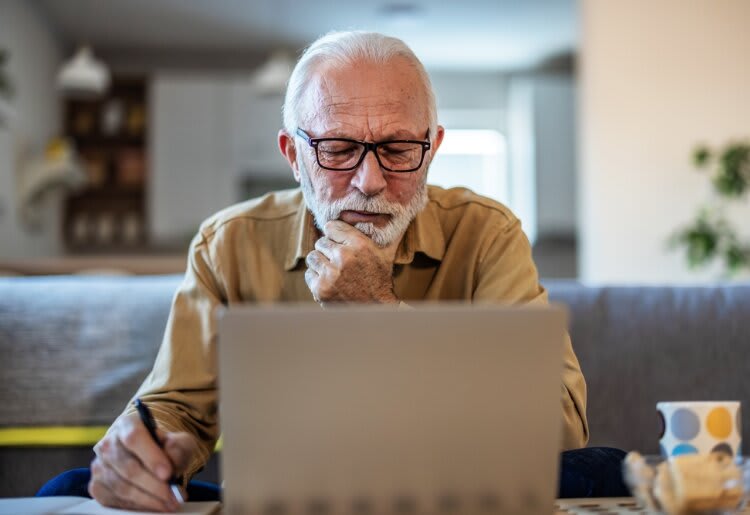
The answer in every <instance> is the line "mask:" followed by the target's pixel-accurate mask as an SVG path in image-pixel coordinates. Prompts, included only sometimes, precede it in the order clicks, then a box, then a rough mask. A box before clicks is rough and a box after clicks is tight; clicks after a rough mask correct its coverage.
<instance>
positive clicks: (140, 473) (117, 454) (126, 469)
mask: <svg viewBox="0 0 750 515" xmlns="http://www.w3.org/2000/svg"><path fill="white" fill-rule="evenodd" d="M102 459H103V461H104V462H105V463H106V464H107V465H109V466H110V467H111V468H112V469H114V471H115V472H116V473H117V475H119V476H120V477H122V478H124V479H125V480H126V481H127V482H128V483H129V484H131V485H133V486H135V487H137V488H139V489H140V490H142V491H143V492H146V493H148V494H150V495H152V496H154V497H157V498H159V499H161V500H162V502H164V503H165V504H169V503H170V502H173V501H175V500H176V499H174V496H173V495H172V491H171V490H170V488H169V485H168V484H167V483H166V481H164V480H162V479H159V478H158V477H156V476H155V475H154V474H153V473H152V472H151V471H149V470H148V469H146V468H145V467H144V466H143V464H142V463H141V462H140V461H139V460H138V459H137V458H136V457H135V456H134V455H133V454H131V453H130V452H129V451H128V450H127V449H126V448H125V447H124V446H123V445H122V443H121V442H119V441H117V442H116V443H115V444H114V445H113V446H112V452H111V453H108V454H107V455H105V456H103V457H102Z"/></svg>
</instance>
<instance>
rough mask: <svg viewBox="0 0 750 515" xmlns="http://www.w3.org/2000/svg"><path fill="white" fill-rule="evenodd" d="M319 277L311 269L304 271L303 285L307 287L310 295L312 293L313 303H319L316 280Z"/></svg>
mask: <svg viewBox="0 0 750 515" xmlns="http://www.w3.org/2000/svg"><path fill="white" fill-rule="evenodd" d="M319 277H320V276H319V275H318V272H316V271H315V270H313V269H312V268H308V269H307V270H305V283H307V287H308V288H309V289H310V293H312V296H313V300H314V301H315V302H320V297H318V278H319Z"/></svg>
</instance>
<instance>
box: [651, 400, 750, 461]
mask: <svg viewBox="0 0 750 515" xmlns="http://www.w3.org/2000/svg"><path fill="white" fill-rule="evenodd" d="M656 410H657V411H658V412H659V416H660V417H661V423H662V432H661V437H660V440H659V448H660V450H661V454H662V456H664V457H669V456H679V455H681V454H708V453H710V452H724V453H726V454H729V455H730V456H741V452H742V451H741V444H742V430H741V427H740V420H741V411H740V403H739V402H738V401H685V402H659V403H657V404H656Z"/></svg>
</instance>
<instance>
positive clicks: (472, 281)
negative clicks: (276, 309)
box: [126, 186, 588, 477]
mask: <svg viewBox="0 0 750 515" xmlns="http://www.w3.org/2000/svg"><path fill="white" fill-rule="evenodd" d="M319 236H320V235H319V233H318V231H317V230H316V228H315V225H314V223H313V220H312V216H311V214H310V212H309V211H308V210H307V209H306V207H305V204H304V201H303V198H302V193H301V192H300V191H299V190H289V191H281V192H277V193H272V194H269V195H266V196H264V197H262V198H259V199H253V200H249V201H247V202H243V203H241V204H237V205H235V206H232V207H229V208H227V209H225V210H223V211H221V212H219V213H217V214H216V215H214V216H212V217H211V218H209V219H208V220H206V221H205V222H204V223H203V224H202V225H201V228H200V230H199V232H198V234H197V235H196V236H195V238H194V239H193V241H192V243H191V245H190V251H189V255H188V266H187V272H186V273H185V278H184V280H183V282H182V284H181V285H180V287H179V289H178V290H177V293H176V294H175V297H174V300H173V303H172V311H171V313H170V316H169V320H168V322H167V328H166V332H165V334H164V339H163V341H162V344H161V348H160V350H159V353H158V356H157V358H156V363H155V364H154V368H153V370H152V371H151V373H150V374H149V375H148V376H147V377H146V379H145V381H144V382H143V385H142V386H141V387H140V389H139V391H138V393H137V394H136V395H137V396H139V397H141V398H142V399H143V400H144V401H145V402H146V403H148V404H149V406H150V407H151V408H152V410H153V412H154V418H156V420H157V423H158V424H159V425H160V426H162V427H163V428H164V429H165V430H168V431H188V432H190V433H192V434H193V435H195V436H196V437H197V439H198V441H199V446H200V453H199V455H197V456H195V457H194V459H193V461H192V463H191V466H190V468H189V470H188V471H187V473H186V476H187V477H190V476H191V475H192V474H193V473H194V472H195V471H197V470H198V469H199V468H201V467H202V466H203V465H204V464H205V462H206V461H207V460H208V458H209V456H210V454H211V452H212V450H213V448H214V445H215V443H216V440H217V438H218V435H219V428H218V413H217V409H218V408H217V372H218V371H217V362H216V359H217V358H216V340H217V335H216V324H215V320H214V311H215V309H216V308H217V307H218V306H221V305H230V304H237V303H244V302H257V301H263V302H288V301H297V302H299V301H310V302H313V298H312V294H311V293H310V290H309V289H308V287H307V284H306V283H305V277H304V275H305V268H306V265H305V256H306V255H307V254H308V253H309V252H310V251H312V250H313V248H314V244H315V241H316V239H317V238H319ZM393 277H394V287H395V292H396V295H397V296H398V297H399V298H400V299H401V300H402V301H403V302H406V303H408V302H410V301H424V300H426V301H436V300H466V301H499V302H503V303H508V304H526V303H546V302H547V293H546V291H545V290H544V288H542V287H541V286H540V285H539V282H538V277H537V271H536V267H535V266H534V262H533V261H532V258H531V249H530V246H529V242H528V240H527V238H526V236H525V235H524V233H523V231H522V230H521V224H520V222H519V220H518V219H517V218H516V217H515V216H514V215H513V214H512V213H511V212H510V211H509V210H508V209H507V208H506V207H505V206H503V205H502V204H499V203H497V202H494V201H492V200H489V199H487V198H484V197H480V196H478V195H476V194H474V193H472V192H470V191H468V190H465V189H461V188H457V189H450V190H444V189H442V188H438V187H433V186H429V203H428V204H427V207H426V208H425V209H424V210H423V211H422V212H421V213H420V214H419V215H418V216H417V217H416V219H415V220H414V221H413V222H412V223H411V225H409V227H408V229H407V231H406V233H405V236H404V238H403V239H402V241H401V243H400V245H399V247H398V250H397V252H396V258H395V264H394V270H393ZM564 359H565V362H564V368H563V373H562V382H561V385H560V402H561V406H562V413H561V414H562V418H563V421H564V424H563V425H564V431H563V441H562V448H564V449H570V448H578V447H583V446H584V445H585V444H586V442H587V440H588V424H587V422H586V383H585V381H584V378H583V375H582V373H581V369H580V367H579V364H578V360H577V358H576V356H575V354H574V352H573V348H572V346H571V344H570V339H569V338H568V337H567V336H566V341H565V358H564ZM498 402H502V399H498ZM132 411H133V409H132V407H128V408H127V409H126V413H130V412H132Z"/></svg>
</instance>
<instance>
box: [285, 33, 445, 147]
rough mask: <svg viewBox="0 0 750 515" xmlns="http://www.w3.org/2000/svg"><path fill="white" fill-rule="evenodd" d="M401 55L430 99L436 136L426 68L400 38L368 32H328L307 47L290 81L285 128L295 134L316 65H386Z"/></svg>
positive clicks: (432, 131) (432, 96) (433, 129)
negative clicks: (303, 101) (355, 63)
mask: <svg viewBox="0 0 750 515" xmlns="http://www.w3.org/2000/svg"><path fill="white" fill-rule="evenodd" d="M398 57H401V58H404V59H406V60H407V61H408V62H409V63H410V64H411V65H412V66H413V67H414V70H415V71H416V72H417V75H418V77H419V79H420V81H421V83H422V88H423V90H424V94H425V97H424V98H425V99H426V101H427V113H428V116H429V120H428V121H429V129H430V135H433V136H434V135H435V134H436V132H437V105H436V101H435V92H434V91H433V89H432V83H431V82H430V76H429V75H428V74H427V70H425V68H424V66H423V65H422V63H421V62H420V60H419V59H418V58H417V56H416V55H415V54H414V52H412V50H411V48H409V47H408V46H407V45H406V43H404V42H403V41H401V40H400V39H398V38H394V37H390V36H386V35H384V34H379V33H377V32H365V31H348V32H329V33H328V34H326V35H325V36H322V37H320V38H319V39H317V40H316V41H314V42H313V43H312V44H311V45H310V46H309V47H307V49H305V51H304V52H303V53H302V56H301V57H300V59H299V61H297V64H296V66H295V67H294V70H293V71H292V75H291V77H289V82H288V84H287V88H286V97H285V98H284V108H283V113H284V129H286V131H287V133H289V134H290V135H292V136H294V133H295V131H296V130H297V127H298V124H299V116H300V111H301V104H302V97H303V95H304V94H305V89H306V87H307V84H308V83H309V81H310V79H311V76H312V73H313V71H314V69H315V66H316V65H318V64H320V63H323V62H333V63H335V64H337V65H340V66H343V65H347V64H352V63H354V62H356V61H360V60H363V61H369V62H372V63H376V64H387V63H388V62H390V61H391V60H393V59H395V58H398Z"/></svg>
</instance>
